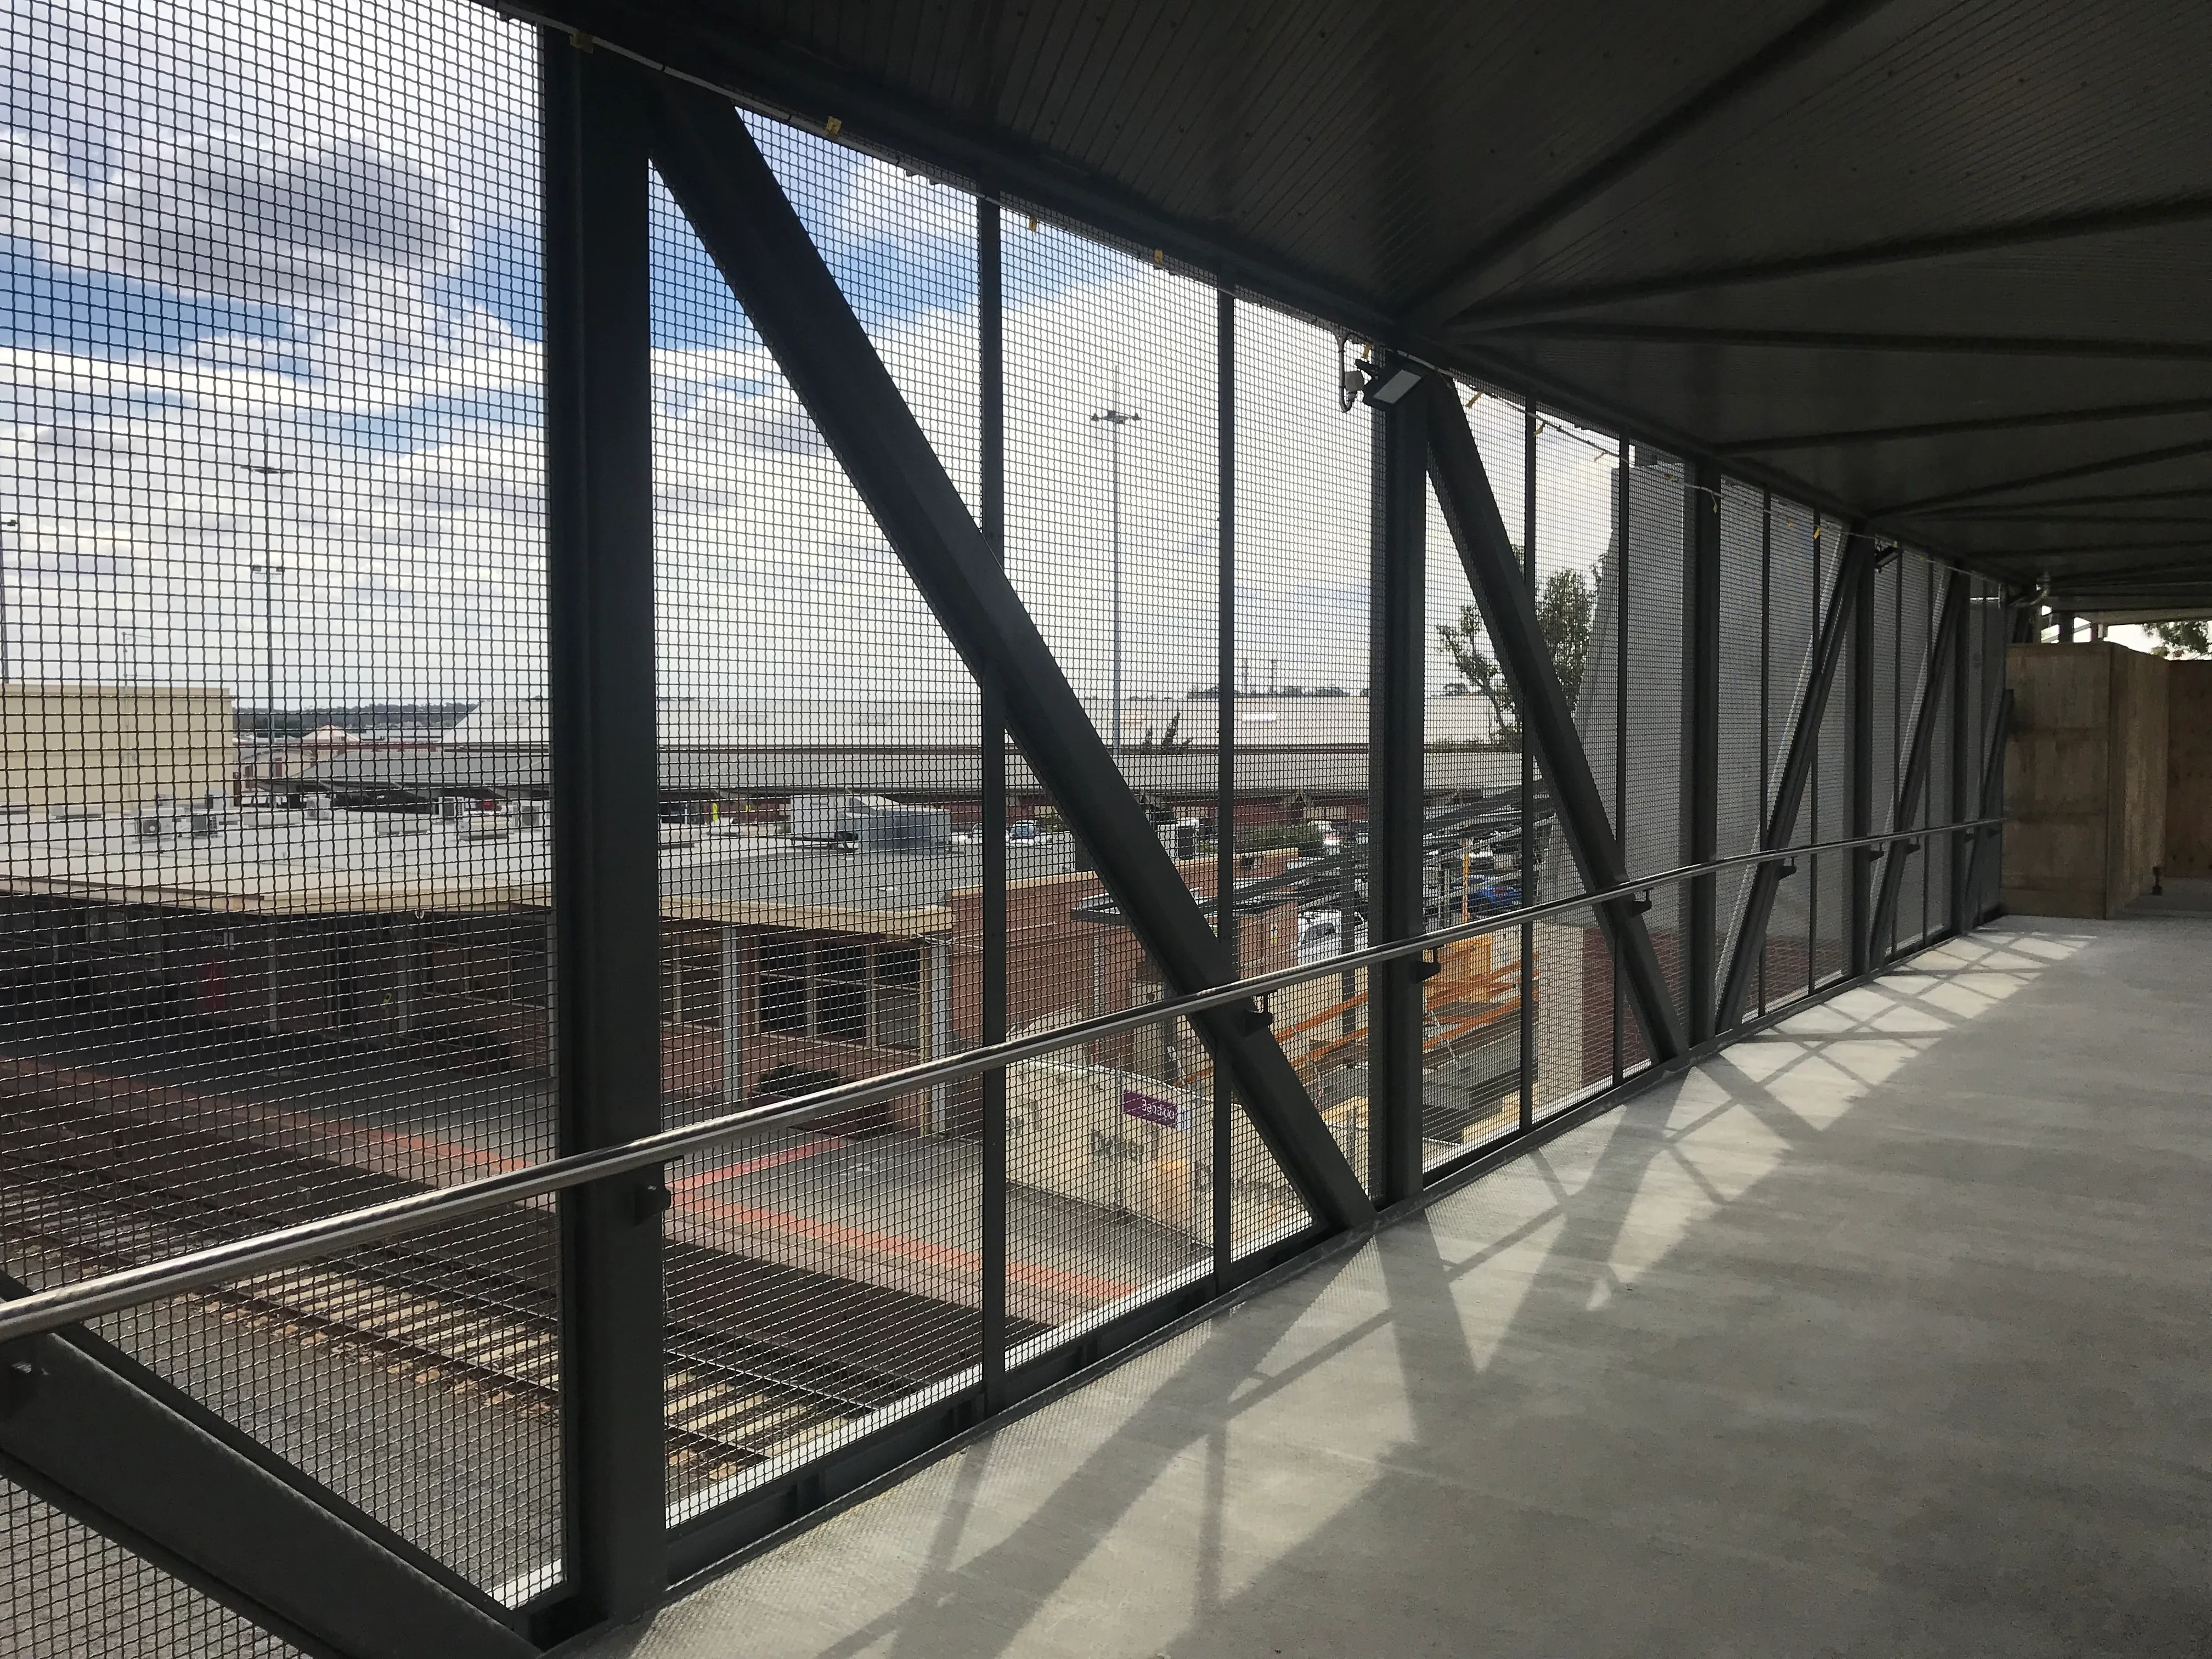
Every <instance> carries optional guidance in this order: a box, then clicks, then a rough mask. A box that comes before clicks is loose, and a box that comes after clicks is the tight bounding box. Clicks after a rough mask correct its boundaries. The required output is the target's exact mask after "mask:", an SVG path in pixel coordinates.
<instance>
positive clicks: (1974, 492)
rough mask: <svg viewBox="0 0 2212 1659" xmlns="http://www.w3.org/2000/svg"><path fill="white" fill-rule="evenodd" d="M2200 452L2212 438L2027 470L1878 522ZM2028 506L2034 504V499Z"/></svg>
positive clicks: (1910, 504) (1901, 507)
mask: <svg viewBox="0 0 2212 1659" xmlns="http://www.w3.org/2000/svg"><path fill="white" fill-rule="evenodd" d="M2198 455H2212V438H2197V439H2192V440H2191V441H2190V442H2188V443H2185V444H2166V445H2165V446H2163V447H2160V448H2157V449H2138V450H2135V451H2132V452H2130V453H2128V454H2125V455H2107V456H2106V457H2105V458H2104V459H2102V460H2099V461H2084V462H2082V463H2081V465H2079V466H2062V467H2058V468H2057V469H2055V470H2054V469H2051V468H2048V467H2046V468H2045V469H2044V470H2043V471H2040V472H2029V473H2024V474H2022V475H2021V476H2020V477H2013V478H2004V479H2000V480H1998V481H1997V482H1996V483H1985V484H1976V485H1975V486H1974V487H1973V488H1972V489H1954V490H1949V491H1947V492H1946V493H1945V494H1943V495H1926V496H1923V497H1922V498H1921V499H1920V500H1918V501H1899V502H1898V503H1897V504H1896V505H1894V506H1893V507H1883V508H1882V509H1881V511H1880V512H1878V513H1875V514H1874V515H1873V516H1874V519H1875V521H1876V522H1882V521H1886V520H1891V519H1899V518H1905V517H1909V516H1911V515H1912V514H1914V513H1925V512H1927V511H1928V510H1929V509H1930V508H1931V507H1954V506H1956V505H1957V504H1958V503H1960V502H1961V501H1984V500H1986V499H1987V498H1988V497H1990V496H1991V495H2011V494H2012V493H2014V492H2015V490H2021V489H2039V488H2040V487H2041V486H2043V485H2045V484H2055V483H2068V482H2069V481H2070V480H2072V479H2075V478H2093V477H2099V476H2100V475H2101V474H2104V473H2106V472H2125V471H2129V470H2130V468H2133V467H2138V466H2156V465H2159V464H2160V463H2161V462H2164V461H2185V460H2188V459H2191V458H2192V457H2195V456H2198ZM2027 505H2030V506H2033V502H2030V503H2027Z"/></svg>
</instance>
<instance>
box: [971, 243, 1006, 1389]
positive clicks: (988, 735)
mask: <svg viewBox="0 0 2212 1659" xmlns="http://www.w3.org/2000/svg"><path fill="white" fill-rule="evenodd" d="M1002 276H1003V265H1002V262H1001V259H1000V245H999V204H997V203H996V202H978V203H977V204H975V302H976V304H975V308H976V343H977V346H978V355H979V357H980V362H978V364H977V379H978V380H979V381H980V383H981V384H980V391H981V404H982V408H981V417H982V418H981V427H982V431H981V440H982V451H983V453H982V458H981V459H982V464H983V465H982V471H983V480H982V482H983V502H982V506H983V539H984V541H985V543H986V544H988V547H989V550H990V554H991V556H992V558H993V559H994V560H995V561H997V562H998V563H999V564H1000V566H1001V567H1003V566H1004V565H1005V564H1006V307H1005V287H1004V283H1003V280H1002ZM981 690H982V694H983V729H982V732H981V749H980V750H979V751H978V752H979V754H980V757H981V761H982V779H981V792H982V802H981V805H982V813H981V823H980V825H979V826H978V828H979V832H980V833H981V836H982V838H983V870H982V877H983V904H982V926H983V950H982V960H981V963H980V964H979V971H980V973H981V978H982V984H981V1008H980V1010H979V1011H978V1013H979V1030H978V1035H979V1036H981V1039H982V1041H983V1042H986V1043H991V1042H1005V1041H1006V706H1005V693H1004V691H1003V690H1001V689H1000V687H998V686H997V685H994V684H989V683H985V684H983V685H982V687H981ZM981 1081H982V1085H983V1121H982V1125H981V1128H982V1158H981V1165H982V1181H983V1212H982V1256H983V1279H982V1285H981V1293H982V1302H983V1370H982V1376H983V1409H984V1410H985V1411H987V1412H995V1411H1000V1410H1002V1409H1003V1408H1004V1407H1006V1405H1007V1403H1008V1396H1007V1393H1006V1249H1007V1239H1006V1072H1005V1070H1004V1068H1002V1067H1001V1068H995V1069H994V1070H991V1071H988V1072H986V1073H983V1076H982V1079H981Z"/></svg>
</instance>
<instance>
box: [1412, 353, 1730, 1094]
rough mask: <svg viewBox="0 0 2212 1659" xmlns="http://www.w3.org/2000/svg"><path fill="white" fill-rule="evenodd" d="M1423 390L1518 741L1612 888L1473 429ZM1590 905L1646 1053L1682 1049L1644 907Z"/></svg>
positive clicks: (1452, 515) (1595, 799)
mask: <svg viewBox="0 0 2212 1659" xmlns="http://www.w3.org/2000/svg"><path fill="white" fill-rule="evenodd" d="M1427 390H1428V392H1429V399H1428V401H1429V471H1430V477H1431V478H1432V479H1433V480H1434V481H1435V483H1436V487H1437V501H1438V502H1439V503H1440V504H1441V505H1442V506H1443V514H1444V521H1445V522H1446V523H1447V524H1448V525H1449V526H1450V527H1451V532H1452V539H1453V540H1454V541H1455V542H1456V543H1457V544H1458V546H1459V556H1460V562H1461V563H1462V565H1463V566H1464V567H1465V568H1466V570H1467V580H1468V586H1469V587H1471V588H1473V589H1474V598H1475V603H1476V604H1477V605H1479V606H1480V608H1481V611H1482V620H1483V625H1484V627H1485V628H1486V629H1488V631H1489V634H1490V639H1491V643H1492V644H1493V645H1495V646H1496V647H1498V665H1499V667H1500V668H1501V669H1502V670H1503V671H1504V675H1505V678H1506V680H1507V683H1508V684H1510V685H1511V686H1512V688H1513V695H1514V698H1515V700H1516V702H1518V703H1519V705H1520V708H1521V710H1522V730H1523V732H1525V733H1526V738H1524V740H1525V741H1531V742H1534V744H1536V745H1537V749H1538V751H1539V753H1541V755H1542V757H1543V761H1544V770H1545V773H1546V775H1547V776H1548V777H1549V778H1550V779H1551V784H1552V791H1551V793H1552V810H1553V817H1554V819H1555V821H1556V822H1557V823H1558V825H1559V829H1561V830H1562V831H1563V832H1564V833H1565V836H1566V837H1567V847H1568V850H1569V851H1570V852H1571V853H1572V854H1574V859H1575V865H1576V867H1577V869H1578V870H1579V871H1580V872H1581V873H1582V878H1583V886H1584V888H1585V889H1586V890H1589V891H1593V892H1595V891H1601V890H1605V889H1607V888H1612V887H1618V886H1620V885H1622V884H1625V883H1626V880H1627V874H1626V870H1625V869H1624V868H1623V866H1622V862H1621V856H1620V843H1619V842H1617V841H1616V840H1615V839H1614V838H1613V826H1612V824H1611V823H1609V822H1608V821H1607V817H1606V811H1605V802H1604V800H1603V799H1602V798H1601V797H1600V795H1599V794H1598V792H1597V780H1596V779H1595V777H1594V776H1593V775H1591V772H1590V767H1589V756H1588V755H1587V754H1585V753H1584V752H1583V744H1582V738H1581V737H1580V735H1579V734H1578V733H1577V732H1576V730H1575V718H1574V714H1573V711H1572V710H1571V709H1570V708H1568V706H1567V699H1566V694H1565V692H1564V691H1563V690H1560V687H1559V675H1558V674H1557V672H1555V671H1553V666H1552V661H1551V658H1550V655H1549V653H1547V652H1546V650H1545V648H1544V641H1543V635H1542V634H1541V630H1540V629H1538V627H1537V625H1536V611H1535V607H1534V605H1531V604H1530V603H1529V602H1528V583H1527V580H1525V579H1524V578H1523V576H1522V573H1521V570H1520V568H1519V564H1518V562H1517V561H1516V559H1515V558H1514V556H1513V544H1512V542H1511V541H1510V539H1509V538H1507V536H1506V534H1505V524H1504V520H1502V519H1500V518H1499V517H1498V500H1497V497H1496V496H1495V495H1492V493H1491V489H1490V479H1489V476H1488V475H1487V474H1486V472H1485V471H1484V470H1483V465H1482V455H1481V453H1480V451H1479V450H1478V449H1477V448H1476V447H1475V443H1474V434H1473V433H1472V432H1470V431H1468V425H1467V416H1465V414H1464V413H1463V412H1462V410H1461V409H1460V407H1459V402H1458V399H1456V398H1453V397H1451V396H1450V395H1449V386H1443V385H1442V383H1441V382H1436V381H1431V383H1430V386H1429V387H1428V388H1427ZM1624 568H1626V561H1624ZM1596 909H1597V917H1598V925H1599V926H1600V927H1601V928H1602V929H1603V930H1604V932H1605V935H1606V942H1607V944H1608V945H1611V946H1612V947H1613V954H1614V956H1615V957H1617V958H1618V959H1619V961H1620V966H1621V975H1622V977H1623V978H1624V979H1625V980H1626V981H1627V985H1628V993H1629V995H1630V997H1631V999H1632V1000H1633V1001H1634V1003H1635V1005H1636V1013H1637V1018H1638V1019H1640V1020H1641V1021H1642V1022H1643V1023H1644V1035H1645V1037H1646V1038H1647V1040H1648V1041H1649V1042H1650V1048H1651V1054H1652V1058H1653V1059H1654V1060H1658V1061H1660V1062H1661V1063H1662V1064H1663V1063H1665V1062H1667V1061H1668V1060H1674V1059H1676V1058H1678V1057H1679V1056H1680V1054H1682V1053H1683V1052H1684V1050H1685V1048H1686V1043H1685V1042H1684V1040H1683V1036H1682V1024H1681V1021H1680V1018H1679V1017H1678V1016H1677V1015H1676V1012H1675V1010H1674V999H1673V997H1672V996H1670V995H1669V994H1668V990H1667V981H1666V976H1665V975H1663V974H1662V972H1661V970H1660V967H1659V956H1658V952H1657V951H1654V950H1653V949H1652V948H1651V935H1650V933H1649V932H1647V931H1646V929H1645V928H1644V914H1643V907H1641V906H1639V905H1638V904H1636V903H1635V902H1633V901H1631V900H1628V899H1613V900H1611V901H1609V902H1606V903H1603V904H1601V905H1599V906H1597V907H1596Z"/></svg>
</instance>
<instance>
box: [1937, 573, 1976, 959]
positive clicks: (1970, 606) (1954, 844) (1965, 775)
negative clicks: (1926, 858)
mask: <svg viewBox="0 0 2212 1659" xmlns="http://www.w3.org/2000/svg"><path fill="white" fill-rule="evenodd" d="M1978 586H1979V584H1978V583H1976V582H1969V583H1968V585H1967V589H1966V604H1965V605H1962V606H1961V607H1960V611H1959V623H1958V628H1959V637H1958V638H1957V639H1956V640H1955V641H1953V642H1952V646H1951V734H1950V744H1951V799H1949V801H1948V802H1947V803H1946V804H1945V805H1946V807H1947V810H1948V812H1949V814H1950V819H1951V822H1952V823H1964V822H1965V821H1966V814H1967V811H1969V808H1970V804H1971V803H1972V800H1973V798H1974V784H1973V779H1972V775H1970V771H1969V769H1968V766H1967V757H1969V756H1970V755H1971V754H1972V752H1973V751H1972V747H1971V745H1972V743H1973V740H1974V739H1973V733H1972V729H1971V728H1970V727H1969V726H1968V724H1967V712H1968V711H1967V707H1966V702H1967V698H1968V697H1969V696H1971V694H1972V690H1973V680H1972V674H1973V653H1972V652H1971V651H1969V650H1968V649H1967V646H1968V645H1969V643H1970V642H1971V641H1972V637H1973V630H1974V629H1975V628H1976V627H1978V625H1979V623H1980V616H1979V613H1978V611H1977V609H1976V600H1977V597H1978V596H1977V595H1976V593H1975V592H1974V590H1975V588H1976V587H1978ZM1972 847H1973V839H1972V831H1971V830H1960V829H1954V830H1953V831H1952V832H1951V833H1950V834H1949V835H1948V836H1945V837H1944V841H1943V852H1944V856H1945V858H1946V859H1947V860H1948V862H1949V868H1950V872H1951V882H1950V896H1951V910H1950V915H1948V916H1947V917H1946V918H1945V921H1946V922H1947V924H1948V926H1949V927H1950V929H1951V931H1952V932H1953V933H1965V932H1966V928H1967V926H1968V923H1967V921H1966V917H1967V915H1968V908H1967V904H1966V860H1967V855H1968V854H1969V853H1970V851H1971V850H1972Z"/></svg>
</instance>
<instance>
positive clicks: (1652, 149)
mask: <svg viewBox="0 0 2212 1659" xmlns="http://www.w3.org/2000/svg"><path fill="white" fill-rule="evenodd" d="M1887 3H1888V0H1829V3H1828V4H1826V5H1824V6H1822V7H1820V9H1818V10H1816V11H1814V13H1813V14H1812V15H1810V16H1808V17H1807V18H1805V19H1804V20H1803V21H1800V22H1799V23H1797V24H1796V25H1795V26H1794V27H1790V28H1789V29H1787V30H1784V32H1783V33H1781V34H1779V35H1778V36H1776V37H1775V38H1774V39H1773V40H1770V41H1769V42H1767V44H1766V45H1765V46H1761V47H1760V48H1759V50H1758V51H1756V52H1753V53H1752V54H1751V56H1749V57H1748V58H1745V59H1743V60H1742V62H1741V63H1739V64H1735V66H1734V67H1733V68H1731V69H1729V70H1727V71H1725V72H1724V73H1723V74H1722V75H1721V76H1719V77H1718V78H1717V79H1715V80H1713V81H1711V82H1707V83H1706V84H1705V86H1703V87H1701V88H1699V89H1698V90H1697V91H1696V92H1694V93H1692V94H1690V96H1689V97H1687V98H1686V99H1685V100H1682V102H1680V103H1679V104H1677V105H1675V106H1674V108H1672V109H1670V110H1668V112H1666V113H1665V114H1663V115H1662V116H1660V117H1659V118H1657V119H1656V120H1654V121H1652V122H1650V123H1649V124H1648V125H1645V126H1644V127H1643V128H1642V129H1641V130H1639V131H1637V132H1635V133H1634V134H1632V135H1631V136H1630V137H1628V138H1627V139H1626V140H1625V141H1624V142H1623V143H1620V144H1619V145H1618V146H1616V147H1615V148H1614V149H1613V150H1612V151H1611V152H1610V153H1608V154H1607V155H1604V156H1603V157H1601V158H1600V159H1599V160H1598V161H1595V162H1593V163H1592V164H1591V165H1590V166H1589V167H1585V168H1583V171H1582V172H1580V173H1577V174H1576V175H1575V176H1574V177H1573V178H1572V179H1569V180H1567V182H1566V183H1565V184H1563V185H1560V186H1559V188H1558V189H1556V190H1554V191H1552V192H1551V194H1550V195H1548V196H1547V197H1544V198H1543V199H1542V200H1541V201H1540V202H1537V203H1535V204H1534V205H1533V206H1530V207H1528V208H1527V209H1525V210H1523V211H1522V212H1521V213H1519V214H1516V216H1514V217H1513V218H1512V219H1511V220H1510V221H1508V222H1506V223H1505V224H1504V225H1503V226H1501V227H1500V228H1498V229H1497V230H1495V231H1493V232H1492V233H1491V234H1489V235H1488V236H1486V237H1485V238H1483V240H1481V241H1480V242H1478V243H1477V244H1476V245H1475V246H1474V247H1473V248H1472V249H1470V250H1469V251H1468V252H1467V253H1466V254H1465V255H1463V256H1462V258H1460V260H1459V261H1458V264H1457V265H1456V266H1455V269H1454V270H1453V271H1452V272H1451V274H1450V275H1449V276H1446V277H1445V278H1443V280H1442V281H1441V282H1438V283H1434V284H1433V285H1431V287H1430V288H1429V289H1428V290H1427V291H1426V292H1425V293H1424V294H1422V295H1420V296H1419V298H1418V299H1416V300H1415V301H1414V302H1413V307H1412V312H1413V317H1414V318H1415V319H1417V320H1419V321H1421V322H1425V323H1431V324H1433V323H1435V322H1437V321H1439V320H1441V319H1445V318H1449V317H1450V316H1451V315H1452V314H1453V313H1455V312H1457V311H1459V310H1461V309H1462V307H1465V306H1466V305H1467V304H1468V302H1469V301H1471V300H1472V299H1473V298H1474V290H1475V289H1477V288H1479V287H1480V284H1481V282H1482V279H1483V278H1484V277H1485V276H1487V275H1488V274H1489V273H1490V272H1491V271H1492V270H1495V269H1496V268H1497V266H1498V264H1500V263H1501V262H1503V261H1504V260H1505V259H1508V258H1511V257H1512V255H1513V254H1514V253H1516V252H1518V251H1519V250H1520V249H1522V248H1523V247H1526V246H1528V244H1529V243H1530V242H1532V241H1534V240H1535V239H1536V238H1537V237H1539V236H1541V235H1542V234H1544V233H1545V232H1546V231H1547V230H1549V229H1551V228H1553V226H1555V225H1557V224H1559V222H1560V221H1562V220H1564V219H1565V218H1567V217H1568V216H1570V215H1571V214H1573V213H1575V212H1576V211H1577V210H1579V209H1582V208H1584V207H1587V206H1589V204H1590V203H1592V202H1594V201H1595V200H1596V199H1597V198H1598V197H1601V196H1602V195H1603V194H1604V193H1605V192H1606V191H1608V190H1610V189H1611V188H1612V187H1613V185H1617V184H1619V183H1620V181H1621V180H1622V179H1626V178H1627V177H1628V176H1629V175H1630V174H1631V173H1635V172H1636V171H1637V170H1638V169H1639V168H1641V167H1647V166H1649V165H1650V163H1651V162H1653V161H1656V160H1658V158H1659V157H1661V156H1662V155H1666V154H1667V153H1668V151H1669V150H1671V149H1674V147H1675V146H1676V145H1678V144H1680V143H1681V142H1682V141H1683V140H1684V139H1686V138H1687V137H1690V136H1691V135H1692V133H1694V132H1696V131H1698V130H1699V128H1700V127H1703V126H1704V125H1705V124H1706V123H1708V122H1709V121H1711V120H1712V119H1714V118H1716V117H1718V116H1720V115H1722V114H1724V113H1726V112H1728V111H1729V110H1731V109H1733V108H1735V106H1737V105H1739V104H1741V102H1742V101H1743V100H1745V99H1746V98H1747V97H1748V96H1750V95H1751V94H1753V93H1755V92H1757V91H1759V89H1760V88H1763V87H1765V86H1767V85H1768V84H1770V83H1771V82H1773V81H1774V80H1776V79H1777V78H1778V77H1779V76H1782V75H1784V74H1785V73H1787V72H1788V71H1789V70H1792V69H1795V68H1796V67H1797V66H1798V65H1799V64H1802V63H1804V62H1806V61H1807V60H1808V59H1809V58H1812V57H1814V55H1815V54H1817V53H1818V52H1820V51H1821V50H1822V49H1823V48H1825V47H1826V46H1828V45H1829V44H1830V43H1831V42H1832V41H1834V40H1836V39H1837V38H1838V36H1839V35H1841V34H1843V33H1845V32H1846V31H1848V30H1850V29H1851V28H1854V27H1857V25H1858V24H1860V23H1861V22H1863V21H1865V20H1866V19H1867V18H1869V17H1871V16H1872V15H1874V14H1875V12H1877V11H1880V10H1881V9H1882V7H1883V6H1884V5H1886V4H1887Z"/></svg>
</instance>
